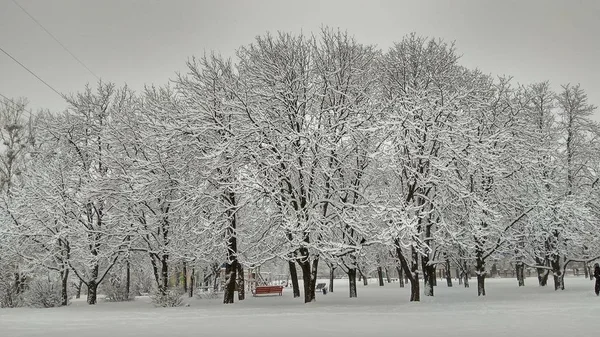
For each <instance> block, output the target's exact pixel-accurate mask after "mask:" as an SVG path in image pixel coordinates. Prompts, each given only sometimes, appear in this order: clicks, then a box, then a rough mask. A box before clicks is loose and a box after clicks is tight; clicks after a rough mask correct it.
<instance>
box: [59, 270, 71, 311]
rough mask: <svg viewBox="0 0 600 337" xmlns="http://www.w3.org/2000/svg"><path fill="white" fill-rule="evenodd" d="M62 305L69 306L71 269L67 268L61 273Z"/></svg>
mask: <svg viewBox="0 0 600 337" xmlns="http://www.w3.org/2000/svg"><path fill="white" fill-rule="evenodd" d="M60 278H61V287H60V305H63V306H66V305H69V293H68V291H69V269H68V268H66V269H64V270H62V271H61V272H60Z"/></svg>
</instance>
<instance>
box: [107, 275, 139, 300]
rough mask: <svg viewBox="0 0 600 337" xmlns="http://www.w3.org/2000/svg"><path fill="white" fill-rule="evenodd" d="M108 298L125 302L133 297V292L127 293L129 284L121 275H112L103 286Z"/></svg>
mask: <svg viewBox="0 0 600 337" xmlns="http://www.w3.org/2000/svg"><path fill="white" fill-rule="evenodd" d="M103 291H104V294H105V295H106V300H107V301H110V302H125V301H131V300H132V299H133V296H132V292H131V291H130V292H129V293H127V285H126V283H125V282H124V281H123V280H121V279H120V278H119V277H111V278H110V279H108V282H105V284H104V287H103Z"/></svg>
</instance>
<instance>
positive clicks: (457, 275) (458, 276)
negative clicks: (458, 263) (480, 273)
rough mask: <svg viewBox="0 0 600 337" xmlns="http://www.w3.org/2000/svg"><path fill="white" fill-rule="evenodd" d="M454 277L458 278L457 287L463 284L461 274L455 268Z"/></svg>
mask: <svg viewBox="0 0 600 337" xmlns="http://www.w3.org/2000/svg"><path fill="white" fill-rule="evenodd" d="M456 277H457V278H458V285H461V284H463V279H462V274H461V272H460V269H459V268H456Z"/></svg>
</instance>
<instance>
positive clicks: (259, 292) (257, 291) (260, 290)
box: [252, 286, 283, 296]
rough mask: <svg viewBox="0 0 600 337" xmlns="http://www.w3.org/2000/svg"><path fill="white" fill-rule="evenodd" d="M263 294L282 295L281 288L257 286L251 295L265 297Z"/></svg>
mask: <svg viewBox="0 0 600 337" xmlns="http://www.w3.org/2000/svg"><path fill="white" fill-rule="evenodd" d="M265 294H279V296H281V295H282V294H283V286H258V287H256V288H255V289H254V290H253V291H252V295H253V296H256V295H265Z"/></svg>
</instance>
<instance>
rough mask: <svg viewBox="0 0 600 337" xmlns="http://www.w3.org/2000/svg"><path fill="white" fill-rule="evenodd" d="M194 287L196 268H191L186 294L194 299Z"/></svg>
mask: <svg viewBox="0 0 600 337" xmlns="http://www.w3.org/2000/svg"><path fill="white" fill-rule="evenodd" d="M195 287H196V268H193V267H192V273H191V274H190V289H189V292H188V294H189V295H188V296H189V297H194V288H195Z"/></svg>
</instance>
